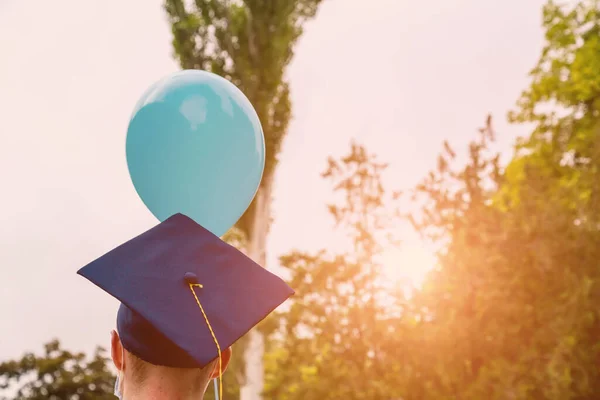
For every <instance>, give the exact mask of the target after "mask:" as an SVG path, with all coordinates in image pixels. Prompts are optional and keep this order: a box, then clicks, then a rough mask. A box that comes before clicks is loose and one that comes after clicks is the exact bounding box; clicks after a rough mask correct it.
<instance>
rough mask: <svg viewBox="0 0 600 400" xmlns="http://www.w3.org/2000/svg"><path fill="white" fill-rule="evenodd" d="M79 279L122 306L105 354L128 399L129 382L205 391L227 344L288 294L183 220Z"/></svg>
mask: <svg viewBox="0 0 600 400" xmlns="http://www.w3.org/2000/svg"><path fill="white" fill-rule="evenodd" d="M78 273H79V274H80V275H82V276H84V277H86V278H87V279H89V280H90V281H91V282H93V283H94V284H96V285H97V286H99V287H100V288H101V289H103V290H105V291H106V292H108V293H109V294H111V295H112V296H113V297H115V298H116V299H118V300H119V301H120V302H121V306H120V307H119V312H118V314H117V332H118V335H117V333H116V332H114V333H113V338H112V343H111V345H112V346H111V347H112V356H113V360H114V361H115V366H116V367H117V369H118V370H119V371H122V375H123V380H124V381H125V382H124V386H125V392H126V393H127V391H128V389H127V388H128V386H127V385H128V382H127V381H128V380H129V382H133V383H137V386H134V385H133V383H130V385H129V388H131V387H138V388H143V387H144V386H143V385H144V382H153V383H154V382H155V381H154V380H152V381H149V380H148V379H150V378H156V379H159V380H160V379H162V380H163V381H165V382H166V381H168V379H167V378H168V377H175V376H180V378H179V382H180V383H183V380H186V379H187V380H186V382H189V383H190V385H189V388H190V389H189V390H191V389H193V388H197V387H201V388H202V390H204V388H205V387H206V383H207V382H208V381H209V380H210V379H211V378H213V377H216V376H218V375H219V372H220V371H224V370H225V368H226V366H227V364H228V362H229V359H230V358H231V349H230V348H231V346H232V345H233V343H235V342H236V341H237V340H238V339H240V338H241V337H242V336H243V335H244V334H246V333H247V332H248V331H249V330H250V329H252V328H253V327H254V326H255V325H257V324H258V323H259V322H260V321H261V320H262V319H263V318H265V317H266V316H267V315H268V314H269V313H271V312H272V311H273V310H274V309H275V308H276V307H277V306H279V305H280V304H281V303H282V302H283V301H285V300H286V299H287V298H288V297H289V296H291V295H292V294H293V291H292V289H291V288H290V287H289V286H288V285H286V284H285V283H284V282H283V281H282V280H281V279H280V278H278V277H277V276H275V275H273V274H271V273H270V272H268V271H266V270H265V269H264V268H262V267H261V266H259V265H257V264H256V263H254V262H253V261H252V260H251V259H250V258H248V257H247V256H245V255H244V254H243V253H242V252H240V251H239V250H237V249H236V248H234V247H232V246H230V245H229V244H227V243H225V242H224V241H222V240H221V239H220V238H218V237H216V236H215V235H213V234H212V233H210V232H209V231H207V230H206V229H204V228H203V227H202V226H200V225H198V224H197V223H196V222H194V221H193V220H191V219H190V218H188V217H186V216H184V215H182V214H176V215H174V216H172V217H171V218H169V219H167V220H166V221H164V222H162V223H160V224H159V225H157V226H155V227H154V228H152V229H150V230H148V231H146V232H145V233H143V234H141V235H140V236H138V237H136V238H134V239H131V240H130V241H128V242H126V243H124V244H122V245H121V246H119V247H117V248H116V249H114V250H112V251H110V252H108V253H107V254H105V255H104V256H102V257H100V258H98V259H97V260H95V261H93V262H91V263H90V264H88V265H87V266H85V267H83V268H82V269H80V270H79V271H78ZM184 378H185V379H184ZM175 380H177V379H175ZM194 385H196V386H194ZM198 385H199V386H198ZM185 390H187V389H185ZM131 397H132V395H128V396H127V398H126V399H125V400H129V398H131ZM136 397H137V395H136ZM219 397H221V396H219ZM144 398H148V399H149V398H151V397H148V396H146V397H144ZM157 398H176V397H175V396H174V395H172V394H168V393H165V394H163V397H160V396H158V397H157ZM182 398H185V397H182ZM196 398H197V397H196Z"/></svg>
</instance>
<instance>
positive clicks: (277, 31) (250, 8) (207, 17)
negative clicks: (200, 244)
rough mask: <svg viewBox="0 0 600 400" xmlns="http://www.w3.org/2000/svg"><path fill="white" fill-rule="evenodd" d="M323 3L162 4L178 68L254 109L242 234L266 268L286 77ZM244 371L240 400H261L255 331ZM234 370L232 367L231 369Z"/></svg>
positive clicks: (286, 105)
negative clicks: (228, 88)
mask: <svg viewBox="0 0 600 400" xmlns="http://www.w3.org/2000/svg"><path fill="white" fill-rule="evenodd" d="M320 3H321V0H286V1H280V0H243V1H236V0H195V1H184V0H165V10H166V11H167V14H168V16H169V18H170V22H171V25H172V32H173V47H174V49H175V55H176V57H177V59H178V60H179V62H180V64H181V66H182V67H183V68H186V69H193V68H195V69H203V70H207V71H212V72H214V73H217V74H219V75H221V76H223V77H225V78H227V79H229V80H231V81H232V82H233V83H234V84H235V85H237V86H238V87H239V88H240V89H241V90H242V91H243V92H244V93H245V94H246V96H247V97H248V98H249V99H250V101H251V102H252V104H253V106H254V108H255V109H256V111H257V113H258V116H259V118H260V121H261V123H262V127H263V130H264V134H265V140H266V156H267V158H266V165H265V173H264V176H263V180H262V183H261V187H260V189H259V191H258V193H257V195H256V198H255V200H254V202H253V203H252V205H251V206H250V207H249V209H248V211H247V212H246V213H245V215H244V216H243V217H242V218H241V219H240V221H239V222H238V224H237V228H238V229H239V230H240V231H241V232H242V233H243V234H244V235H245V238H246V246H245V247H246V251H247V252H248V254H249V255H250V256H251V257H252V258H253V259H254V260H255V261H257V262H258V263H259V264H261V265H265V263H266V239H267V234H268V230H269V224H270V221H271V212H270V204H271V196H272V187H273V176H274V171H275V167H276V165H277V159H278V154H279V151H280V148H281V144H282V140H283V138H284V136H285V134H286V131H287V128H288V125H289V122H290V118H291V115H292V113H291V102H290V90H289V84H288V82H287V80H286V79H285V70H286V67H287V66H288V64H289V62H290V60H291V59H292V56H293V54H294V45H295V43H296V41H297V39H298V38H299V37H300V35H301V34H302V26H303V24H304V23H305V22H306V21H307V20H308V19H310V18H312V17H314V16H315V14H316V12H317V9H318V6H319V4H320ZM245 343H246V345H245V347H246V349H245V353H244V363H245V369H244V370H242V371H237V373H236V376H238V377H239V378H240V383H241V385H242V390H241V398H242V400H255V399H259V398H260V397H261V392H262V390H263V386H264V377H263V363H262V361H263V355H264V338H263V336H262V334H261V333H260V332H259V331H258V330H253V331H252V332H251V333H250V334H249V335H248V340H247V341H246V342H245ZM232 367H233V368H232V369H235V365H232Z"/></svg>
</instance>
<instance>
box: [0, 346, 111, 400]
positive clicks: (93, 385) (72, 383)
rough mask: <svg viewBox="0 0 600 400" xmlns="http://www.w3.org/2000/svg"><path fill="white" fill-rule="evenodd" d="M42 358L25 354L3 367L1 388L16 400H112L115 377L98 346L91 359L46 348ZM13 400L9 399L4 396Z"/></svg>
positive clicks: (103, 351)
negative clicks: (11, 394) (12, 394)
mask: <svg viewBox="0 0 600 400" xmlns="http://www.w3.org/2000/svg"><path fill="white" fill-rule="evenodd" d="M44 347H45V352H44V354H43V355H41V356H36V355H35V354H31V353H28V354H25V355H24V356H23V357H22V358H21V359H19V360H14V361H7V362H3V363H1V364H0V389H5V390H6V393H15V395H14V396H11V397H10V399H15V400H26V399H27V400H42V399H44V400H103V399H105V400H112V399H114V396H113V394H112V390H113V385H114V383H115V377H114V376H113V374H112V373H111V372H110V370H109V369H108V365H109V364H108V358H107V357H106V356H105V350H104V349H103V348H100V347H98V348H97V349H96V351H95V353H94V355H93V357H92V358H91V360H88V359H87V358H86V357H85V355H84V354H82V353H71V352H70V351H67V350H64V349H62V348H61V346H60V343H59V342H58V341H52V342H50V343H48V344H46V345H45V346H44ZM3 398H4V399H7V400H8V399H9V398H8V397H3Z"/></svg>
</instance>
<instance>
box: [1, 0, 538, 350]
mask: <svg viewBox="0 0 600 400" xmlns="http://www.w3.org/2000/svg"><path fill="white" fill-rule="evenodd" d="M542 4H543V1H542V0H527V1H523V0H504V1H497V0H429V1H426V2H425V1H406V0H370V1H368V2H366V1H364V0H325V1H324V2H323V5H322V6H321V9H320V11H319V13H318V15H317V17H316V18H315V19H314V20H313V21H311V22H310V23H308V24H307V25H306V30H305V33H304V35H303V37H302V38H301V40H300V41H299V43H298V45H297V47H296V54H295V58H294V60H293V62H292V64H291V65H290V67H289V69H288V71H287V77H288V79H289V80H290V82H291V87H292V101H293V107H294V119H293V121H292V124H291V126H290V129H289V133H288V136H287V138H286V140H285V143H284V147H283V151H282V153H281V163H280V165H279V169H278V171H277V177H276V189H275V194H274V195H275V202H274V205H273V209H274V217H275V222H274V225H273V227H272V230H271V236H270V239H269V247H268V254H269V267H271V268H275V267H276V264H277V257H278V256H279V255H281V254H284V253H286V252H288V251H289V250H292V249H301V250H316V249H320V248H331V247H335V243H334V241H332V238H333V237H334V234H333V233H332V230H331V228H332V223H331V221H330V219H329V218H328V216H327V213H326V209H325V204H326V202H328V201H330V200H331V196H332V195H331V189H330V187H329V185H328V183H327V182H325V181H323V180H322V179H321V178H320V173H321V172H322V171H323V169H324V168H325V166H326V159H327V157H328V156H330V155H333V156H339V155H343V154H344V153H345V152H347V151H348V150H349V144H350V141H351V140H352V139H356V140H357V141H359V142H361V143H363V144H364V145H366V146H367V148H368V149H369V150H370V151H371V152H373V153H376V154H377V155H378V156H379V158H380V159H381V160H383V161H387V162H389V163H390V170H389V171H388V174H387V175H386V183H388V184H389V185H390V186H391V187H394V188H410V187H412V186H413V185H414V184H415V183H417V182H418V181H419V180H420V179H421V178H422V177H423V176H424V175H425V174H426V173H427V172H428V171H429V170H430V169H431V168H433V167H435V161H436V157H437V151H438V150H439V149H441V144H442V142H443V140H445V139H448V140H449V141H450V143H452V144H453V145H454V146H455V147H456V148H458V149H459V150H460V149H465V148H466V146H467V144H468V142H469V140H471V139H472V138H474V135H475V132H476V128H477V127H479V126H481V124H482V123H483V121H484V118H485V116H486V115H487V114H488V113H492V114H493V115H494V116H495V119H496V121H497V122H496V130H497V131H498V136H499V141H498V144H497V146H498V148H499V149H501V150H502V151H503V153H504V154H505V155H506V157H508V156H510V154H511V146H512V143H513V142H514V139H515V138H516V137H517V136H520V135H525V134H526V133H527V130H526V128H525V127H518V126H511V125H508V124H507V123H506V122H505V115H506V112H507V111H508V110H509V109H510V108H511V107H512V106H513V105H514V103H515V101H516V99H517V97H518V95H519V93H520V92H521V91H522V90H523V89H524V88H525V87H526V86H527V84H528V82H529V79H528V76H527V74H528V71H529V70H530V69H531V68H532V67H533V66H534V64H535V62H536V60H537V58H538V56H539V53H540V50H541V46H542V44H543V32H542V30H541V27H540V22H541V12H540V11H541V6H542ZM170 42H171V37H170V29H169V26H168V25H167V23H166V20H165V16H164V13H163V10H162V8H161V0H127V1H122V0H88V1H78V0H58V1H53V2H48V1H43V0H31V1H22V0H0V178H1V182H2V185H1V188H2V189H1V191H0V210H4V211H3V213H2V215H1V216H0V273H1V275H0V316H1V318H0V328H1V329H0V331H1V332H2V334H1V335H0V360H5V359H7V358H11V357H16V356H19V355H21V354H22V353H23V352H25V351H39V350H41V346H42V343H45V342H47V341H49V340H50V339H52V338H55V337H56V338H59V339H61V341H62V342H63V343H64V344H65V346H67V347H69V348H71V349H74V350H84V351H90V350H91V349H92V348H93V347H94V346H96V345H99V344H102V345H108V343H109V333H110V330H111V329H113V327H114V323H115V313H116V308H117V305H118V304H117V303H116V301H115V300H112V299H111V298H110V297H109V296H108V295H106V294H105V293H103V292H102V291H101V290H99V289H96V288H95V287H93V286H92V285H91V284H90V283H89V282H87V281H86V280H84V279H83V278H81V277H78V276H77V275H76V274H75V272H76V271H77V269H78V268H79V267H81V266H83V265H85V264H87V263H88V262H89V261H91V260H93V259H94V258H96V257H98V256H100V255H102V254H104V253H105V252H106V251H108V250H110V249H112V248H113V247H115V246H117V245H119V244H120V243H122V242H124V241H126V240H128V239H130V238H131V237H133V236H135V235H137V234H139V233H140V232H142V231H144V230H146V229H148V228H150V227H151V226H153V225H155V224H156V221H155V219H154V217H153V216H152V215H151V214H150V212H149V211H148V210H147V209H146V208H145V206H144V205H143V204H142V202H141V200H140V199H139V197H138V196H137V194H136V192H135V190H134V188H133V185H132V184H131V182H130V179H129V175H128V172H127V166H126V161H125V135H126V130H127V122H128V118H129V116H130V113H131V111H132V109H133V106H134V104H135V102H136V101H137V99H138V97H139V96H140V95H141V94H142V93H143V91H144V90H145V89H146V88H147V87H148V86H149V85H150V84H151V83H153V82H154V81H155V80H157V79H159V78H160V77H162V76H164V75H166V74H169V73H171V72H174V71H176V70H177V69H178V65H177V64H176V62H174V60H173V57H172V49H171V43H170ZM405 235H406V237H405V245H404V247H403V249H404V250H401V251H396V252H392V253H390V254H397V261H398V263H399V264H402V262H403V261H407V260H408V261H411V260H415V259H417V258H418V259H419V260H420V261H418V262H417V264H419V263H421V264H420V265H424V264H425V263H426V261H424V260H428V255H427V254H425V252H424V251H421V250H418V249H419V248H420V246H421V245H420V243H419V241H418V240H417V239H416V237H414V235H411V234H410V233H408V232H405ZM394 257H396V256H394ZM392 258H393V257H392ZM402 259H403V260H402ZM399 268H400V267H399ZM401 273H402V272H398V274H401ZM418 275H419V272H418V271H417V272H415V276H418Z"/></svg>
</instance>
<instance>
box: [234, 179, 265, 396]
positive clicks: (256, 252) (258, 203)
mask: <svg viewBox="0 0 600 400" xmlns="http://www.w3.org/2000/svg"><path fill="white" fill-rule="evenodd" d="M272 180H273V179H272V176H269V177H264V178H263V182H262V185H261V187H260V189H259V191H258V193H257V194H256V198H255V200H254V201H255V207H256V208H255V212H254V215H253V221H252V226H251V229H250V235H249V237H248V242H247V254H248V256H249V257H250V258H252V259H253V260H254V261H255V262H257V263H258V264H259V265H261V266H263V267H265V268H266V261H267V257H266V245H267V235H268V233H269V224H270V221H271V213H270V209H271V191H272ZM248 339H249V340H248V344H247V347H246V349H245V352H244V367H245V375H246V376H245V381H244V384H243V385H242V387H241V388H240V400H261V399H262V392H263V388H264V366H263V357H264V353H265V339H264V337H263V335H262V333H261V332H259V331H258V330H257V329H256V328H255V329H253V330H251V331H250V332H249V333H248Z"/></svg>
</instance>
